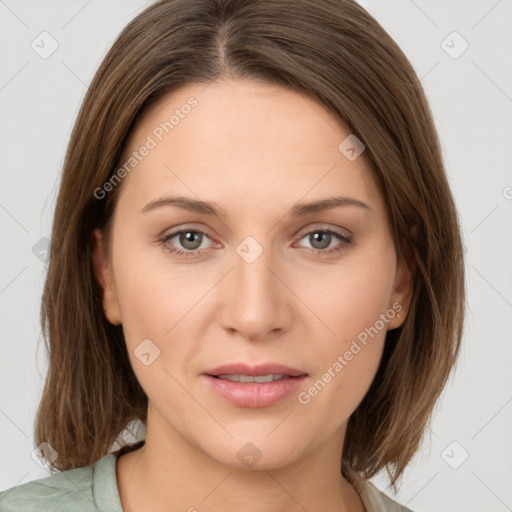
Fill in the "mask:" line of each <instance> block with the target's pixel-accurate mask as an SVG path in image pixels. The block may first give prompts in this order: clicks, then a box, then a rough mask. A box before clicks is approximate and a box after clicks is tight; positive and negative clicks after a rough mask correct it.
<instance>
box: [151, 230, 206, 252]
mask: <svg viewBox="0 0 512 512" xmlns="http://www.w3.org/2000/svg"><path fill="white" fill-rule="evenodd" d="M205 237H206V238H210V237H209V236H208V235H207V234H206V233H204V232H203V231H199V230H196V229H182V230H180V231H175V232H174V233H171V234H169V235H166V236H165V237H164V238H163V239H162V240H161V243H162V245H163V246H164V247H165V249H167V250H168V251H169V252H170V253H172V254H177V255H178V256H184V257H189V256H199V255H201V254H202V253H203V251H202V250H200V247H201V245H202V242H203V241H204V238H205ZM174 238H176V241H175V242H171V241H172V240H173V239H174ZM169 242H171V243H170V244H169V245H168V243H169ZM178 244H179V246H181V247H183V248H184V249H185V250H184V251H182V250H180V249H177V248H176V245H178ZM203 249H204V247H203Z"/></svg>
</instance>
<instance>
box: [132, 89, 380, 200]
mask: <svg viewBox="0 0 512 512" xmlns="http://www.w3.org/2000/svg"><path fill="white" fill-rule="evenodd" d="M348 136H350V132H349V131H348V130H347V128H346V127H345V126H344V125H343V123H341V122H340V121H339V120H338V119H337V118H336V117H335V116H334V115H332V113H330V112H328V111H327V110H326V109H325V108H323V107H322V106H321V105H320V104H319V103H317V102H315V101H314V100H313V99H311V98H310V97H308V96H306V95H304V94H302V93H299V92H297V91H294V90H291V89H288V88H285V87H282V86H279V85H275V84H267V83H264V82H257V81H246V80H244V81H242V80H227V81H219V82H214V83H210V84H208V85H206V84H189V85H187V86H184V87H182V88H180V89H179V90H176V91H173V92H172V93H169V94H167V95H166V96H164V97H162V98H160V99H159V101H158V102H157V103H156V104H154V105H153V106H152V107H151V108H150V109H149V110H148V111H147V112H146V114H145V115H144V116H143V117H142V118H141V119H140V120H139V122H138V123H137V125H136V126H135V129H134V131H133V132H132V134H131V136H130V140H129V141H128V144H127V146H126V148H125V152H124V154H123V159H124V161H128V159H129V158H130V155H132V154H133V152H139V153H140V150H141V149H142V147H143V146H147V147H151V149H150V150H148V151H145V153H146V155H145V156H144V157H143V158H141V159H140V160H137V162H136V165H134V166H133V168H132V171H130V173H129V176H127V178H125V179H126V180H127V181H128V183H124V184H123V187H125V186H126V187H127V189H128V190H127V192H126V193H127V194H128V195H130V196H132V199H135V197H134V196H137V197H139V198H142V197H143V198H144V199H147V200H148V201H149V200H151V199H154V198H155V197H156V196H158V195H162V194H163V193H165V192H173V193H180V194H182V195H188V196H194V195H195V196H197V197H200V198H202V199H205V200H207V199H214V200H215V201H216V202H218V203H219V204H224V203H225V204H234V203H238V205H239V206H240V207H242V206H243V205H249V204H252V205H258V204H259V205H263V204H269V205H274V204H284V203H289V206H292V205H293V204H294V203H296V202H298V201H299V200H300V199H301V198H304V199H307V200H313V199H316V198H318V197H322V198H325V197H326V196H329V195H334V194H335V193H336V194H338V195H339V194H343V195H347V196H349V195H353V196H356V197H357V198H358V199H360V200H362V201H365V202H372V203H373V204H374V205H375V206H376V207H377V208H379V207H382V206H383V202H382V198H381V197H380V191H379V189H378V187H377V184H376V181H375V179H374V177H373V173H372V171H371V168H370V166H369V164H368V162H367V161H366V159H365V158H364V153H363V154H362V155H361V156H360V157H359V158H356V159H355V160H353V161H351V160H349V159H348V158H347V157H346V156H345V154H344V153H343V152H341V151H340V149H339V146H340V143H342V142H343V141H344V140H346V139H347V137H348ZM123 193H124V192H123ZM125 195H126V194H125Z"/></svg>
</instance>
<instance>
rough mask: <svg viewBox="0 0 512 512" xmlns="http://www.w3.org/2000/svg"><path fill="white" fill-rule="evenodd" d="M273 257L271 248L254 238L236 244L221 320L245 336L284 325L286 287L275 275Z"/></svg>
mask: <svg viewBox="0 0 512 512" xmlns="http://www.w3.org/2000/svg"><path fill="white" fill-rule="evenodd" d="M274 259H275V258H274V257H273V251H272V249H271V248H264V247H263V246H262V245H261V244H260V243H259V242H258V241H257V240H256V238H254V237H247V238H245V239H244V240H243V241H242V242H241V243H240V244H239V245H238V246H237V247H236V254H235V258H234V268H233V272H232V273H231V275H232V280H233V281H232V288H231V289H230V293H229V296H228V299H227V304H226V305H225V306H226V312H227V316H225V317H224V320H225V322H227V324H226V325H227V326H229V327H230V328H235V329H236V330H238V331H240V332H241V333H243V334H244V335H246V336H248V337H254V338H259V337H263V336H265V335H266V334H267V333H268V332H270V331H272V330H275V329H277V328H282V327H283V320H284V318H283V316H282V314H283V311H284V308H285V305H286V302H287V300H286V297H285V294H286V290H285V287H283V285H282V284H281V283H280V281H279V279H277V278H276V276H275V273H276V270H275V268H274V267H276V266H277V267H278V265H276V262H275V261H274Z"/></svg>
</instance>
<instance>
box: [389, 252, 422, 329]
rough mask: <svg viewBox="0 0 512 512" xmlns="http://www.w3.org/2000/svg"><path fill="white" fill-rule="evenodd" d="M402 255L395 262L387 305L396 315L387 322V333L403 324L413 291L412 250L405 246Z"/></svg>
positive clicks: (414, 271)
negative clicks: (391, 287)
mask: <svg viewBox="0 0 512 512" xmlns="http://www.w3.org/2000/svg"><path fill="white" fill-rule="evenodd" d="M403 254H404V256H403V257H402V258H399V259H398V261H397V267H396V273H395V282H394V288H393V293H392V294H391V299H390V303H389V308H390V309H392V310H394V311H396V313H397V314H396V315H395V316H394V318H392V319H390V321H389V322H388V324H387V325H388V328H387V330H388V331H389V330H391V329H396V328H397V327H400V326H401V325H402V324H403V323H404V322H405V318H406V317H407V313H408V311H409V307H410V305H411V300H412V295H413V290H414V286H413V283H414V276H415V275H416V263H415V261H414V257H413V252H412V249H411V248H410V247H409V246H408V245H405V246H404V247H403ZM393 305H394V306H393ZM398 315H400V318H398Z"/></svg>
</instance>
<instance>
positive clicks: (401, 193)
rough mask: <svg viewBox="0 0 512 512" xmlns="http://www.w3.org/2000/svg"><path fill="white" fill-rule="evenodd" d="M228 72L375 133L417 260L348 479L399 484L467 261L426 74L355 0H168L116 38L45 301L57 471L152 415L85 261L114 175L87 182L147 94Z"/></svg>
mask: <svg viewBox="0 0 512 512" xmlns="http://www.w3.org/2000/svg"><path fill="white" fill-rule="evenodd" d="M221 77H233V78H238V79H256V80H264V81H267V82H271V83H276V84H281V85H284V86H286V87H289V88H291V89H293V90H296V91H299V92H301V93H303V94H305V95H307V96H308V97H310V98H312V99H314V100H316V101H318V102H319V103H320V104H322V105H323V106H325V107H326V108H327V109H328V110H329V111H330V112H332V113H333V114H334V115H335V116H337V117H338V118H339V120H340V121H341V122H342V123H344V125H345V126H346V127H348V129H349V130H350V132H351V133H353V134H355V135H356V136H357V137H358V138H359V139H360V140H361V141H362V142H363V143H364V144H365V146H366V150H365V153H364V157H365V158H367V159H368V162H369V163H370V165H371V168H372V170H373V172H374V175H375V177H376V179H377V180H378V183H379V185H380V188H381V191H382V193H383V196H384V198H385V200H386V203H387V208H388V213H389V218H390V222H391V228H392V234H393V239H394V242H395V247H396V249H397V252H398V255H399V257H400V258H401V257H405V256H406V255H408V257H409V258H410V260H411V261H412V262H413V263H414V266H415V269H416V271H415V273H414V283H413V285H414V291H413V296H412V301H411V305H410V309H409V313H408V316H407V318H406V320H405V322H404V324H403V325H402V326H401V327H400V328H398V329H394V330H391V331H388V332H387V336H386V341H385V347H384V353H383V357H382V361H381V364H380V367H379V370H378V372H377V374H376V376H375V379H374V381H373V383H372V385H371V387H370V389H369V391H368V393H367V394H366V395H365V397H364V399H363V400H362V402H361V403H360V405H359V406H358V408H357V409H356V411H355V412H354V413H353V414H352V415H351V417H350V419H349V422H348V427H347V436H346V440H345V445H344V450H343V459H342V461H340V468H341V471H342V472H343V474H344V475H345V476H346V477H347V478H349V479H351V480H352V481H354V479H358V478H370V477H371V476H373V475H375V474H376V473H377V472H378V471H380V470H381V469H384V468H385V469H386V470H387V472H388V475H389V476H390V479H391V482H392V484H393V485H394V486H395V482H396V481H397V479H398V477H399V476H400V475H401V473H402V472H403V470H404V468H405V467H406V465H407V464H408V463H409V461H410V460H411V458H412V456H413V455H414V453H415V452H416V451H417V449H418V447H419V443H420V441H421V438H422V436H423V433H424V431H425V428H426V425H427V422H428V421H429V420H430V418H431V413H432V410H433V408H434V405H435V402H436V400H437V398H438V396H439V395H440V393H441V391H442V390H443V388H444V385H445V383H446V381H447V379H448V377H449V374H450V371H451V370H452V368H453V366H454V364H455V362H456V358H457V354H458V352H459V347H460V343H461V337H462V330H463V321H464V313H465V311H464V310H465V284H464V262H463V255H462V240H461V234H460V227H459V222H458V218H457V211H456V207H455V204H454V200H453V197H452V194H451V192H450V188H449V184H448V181H447V178H446V175H445V169H444V164H443V160H442V154H441V149H440V144H439V140H438V136H437V133H436V129H435V126H434V123H433V120H432V116H431V112H430V110H429V106H428V104H427V100H426V98H425V95H424V92H423V89H422V86H421V84H420V81H419V80H418V77H417V76H416V74H415V72H414V70H413V68H412V66H411V65H410V63H409V62H408V60H407V59H406V57H405V55H404V54H403V53H402V51H401V50H400V48H399V47H398V46H397V44H396V43H395V42H394V41H393V40H392V39H391V37H390V36H389V35H388V34H387V33H386V32H385V30H384V29H383V28H382V27H381V26H380V25H379V23H378V22H377V21H376V20H375V19H373V18H372V17H371V16H370V15H369V14H368V13H367V12H366V11H365V9H363V8H362V7H361V6H360V5H358V4H357V3H356V2H355V1H353V0H314V1H313V0H258V1H255V0H163V1H159V2H157V3H155V4H153V5H151V6H150V7H148V8H146V9H145V10H144V11H143V12H142V13H140V14H139V15H138V16H137V17H135V18H134V19H133V20H132V21H131V22H130V23H129V24H128V25H127V26H126V28H125V29H124V30H123V31H122V32H121V34H120V35H119V36H118V38H117V39H116V41H115V43H114V44H113V46H112V48H111V49H110V51H109V52H108V54H107V55H106V57H105V58H104V60H103V62H102V64H101V66H100V67H99V69H98V71H97V73H96V75H95V76H94V79H93V81H92V83H91V85H90V87H89V89H88V91H87V94H86V96H85V99H84V101H83V104H82V107H81V109H80V112H79V115H78V117H77V120H76V123H75V126H74V129H73V132H72V135H71V139H70V142H69V146H68V149H67V153H66V158H65V162H64V169H63V175H62V182H61V186H60V191H59V195H58V199H57V205H56V210H55V217H54V223H53V233H52V240H51V248H50V257H49V268H48V275H47V279H46V283H45V287H44V293H43V299H42V310H41V321H42V327H43V333H44V335H45V339H46V346H47V350H48V353H49V369H48V375H47V378H46V382H45V386H44V390H43V395H42V398H41V402H40V406H39V409H38V412H37V418H36V427H35V440H36V444H38V445H39V444H40V443H43V442H47V443H49V444H50V445H51V446H52V447H53V449H54V450H56V452H57V454H58V458H57V459H56V460H55V461H54V463H53V464H51V465H50V467H51V469H52V470H53V469H57V470H65V469H71V468H76V467H83V466H86V465H89V464H91V463H93V462H95V461H97V460H98V459H99V458H101V457H102V456H104V455H106V454H107V453H108V452H109V450H110V449H111V446H112V444H113V443H114V442H115V441H116V439H118V436H119V434H120V432H121V431H122V430H123V428H124V427H125V426H126V425H127V424H128V423H129V422H131V421H133V420H140V421H141V422H142V423H143V424H145V422H146V412H147V411H146V409H147V396H146V395H145V393H144V391H143V390H142V388H141V386H140V385H139V383H138V381H137V379H136V377H135V374H134V372H133V370H132V368H131V365H130V361H129V358H128V355H127V351H126V346H125V341H124V336H123V331H122V327H120V326H113V325H112V324H110V323H109V322H108V321H107V320H106V318H105V315H104V313H103V308H102V300H101V290H100V288H99V285H98V284H97V282H96V280H95V279H94V274H93V268H92V263H91V240H90V235H91V233H92V231H93V229H94V228H96V227H99V228H105V227H106V226H108V221H109V219H111V216H112V212H113V209H114V207H115V198H116V196H117V195H118V194H119V189H120V188H121V187H120V186H117V187H115V188H114V191H113V192H112V193H111V194H109V195H108V196H107V198H106V199H105V200H99V199H97V198H96V197H95V195H94V191H95V190H97V189H98V187H102V186H103V184H104V183H105V182H106V181H107V180H109V179H110V178H111V177H112V176H113V173H114V172H115V170H116V166H117V165H119V161H120V157H121V155H122V154H123V151H124V149H125V146H126V142H127V140H128V138H129V135H130V133H131V131H132V129H133V127H134V125H135V123H137V121H138V120H140V117H141V115H142V114H143V113H144V112H147V110H148V108H149V107H150V106H151V105H154V104H155V102H156V101H157V100H158V99H160V98H162V97H163V96H164V95H165V94H167V93H169V92H171V91H175V90H176V89H177V88H179V87H182V86H184V85H186V84H189V83H205V84H206V83H209V82H211V81H213V80H216V79H218V78H221ZM340 142H341V141H340ZM395 489H396V486H395Z"/></svg>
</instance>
